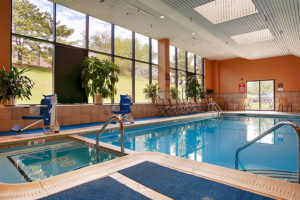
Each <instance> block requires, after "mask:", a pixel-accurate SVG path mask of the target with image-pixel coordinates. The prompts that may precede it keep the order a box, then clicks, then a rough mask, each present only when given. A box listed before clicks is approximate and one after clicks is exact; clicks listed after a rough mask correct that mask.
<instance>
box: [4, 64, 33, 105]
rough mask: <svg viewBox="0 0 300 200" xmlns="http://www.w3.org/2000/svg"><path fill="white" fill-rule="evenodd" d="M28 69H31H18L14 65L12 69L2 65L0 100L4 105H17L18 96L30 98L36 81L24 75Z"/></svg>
mask: <svg viewBox="0 0 300 200" xmlns="http://www.w3.org/2000/svg"><path fill="white" fill-rule="evenodd" d="M28 71H30V70H29V69H21V70H18V69H17V68H16V67H14V66H12V68H11V69H10V70H5V68H4V66H2V69H1V70H0V101H1V103H2V104H3V105H15V104H16V100H17V98H20V99H22V100H23V98H25V99H27V100H30V96H31V95H32V94H31V89H32V88H33V86H34V82H33V81H32V80H31V79H30V78H28V77H27V76H25V75H24V73H26V72H28Z"/></svg>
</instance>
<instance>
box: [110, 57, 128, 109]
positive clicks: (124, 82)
mask: <svg viewBox="0 0 300 200" xmlns="http://www.w3.org/2000/svg"><path fill="white" fill-rule="evenodd" d="M115 63H116V65H118V66H119V67H120V75H119V82H118V83H117V84H116V87H117V95H116V96H115V98H114V99H115V103H119V102H120V95H121V94H122V95H125V94H128V95H130V96H131V97H132V77H131V67H132V61H131V60H127V59H121V58H115Z"/></svg>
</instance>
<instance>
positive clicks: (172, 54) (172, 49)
mask: <svg viewBox="0 0 300 200" xmlns="http://www.w3.org/2000/svg"><path fill="white" fill-rule="evenodd" d="M169 52H170V53H169V56H170V68H173V69H175V68H176V66H175V64H176V63H175V60H176V57H175V47H173V46H170V47H169Z"/></svg>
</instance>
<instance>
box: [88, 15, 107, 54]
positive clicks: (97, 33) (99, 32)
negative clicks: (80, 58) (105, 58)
mask: <svg viewBox="0 0 300 200" xmlns="http://www.w3.org/2000/svg"><path fill="white" fill-rule="evenodd" d="M89 22H90V24H89V49H92V50H95V51H100V52H104V53H111V24H109V23H107V22H104V21H101V20H99V19H96V18H93V17H90V18H89Z"/></svg>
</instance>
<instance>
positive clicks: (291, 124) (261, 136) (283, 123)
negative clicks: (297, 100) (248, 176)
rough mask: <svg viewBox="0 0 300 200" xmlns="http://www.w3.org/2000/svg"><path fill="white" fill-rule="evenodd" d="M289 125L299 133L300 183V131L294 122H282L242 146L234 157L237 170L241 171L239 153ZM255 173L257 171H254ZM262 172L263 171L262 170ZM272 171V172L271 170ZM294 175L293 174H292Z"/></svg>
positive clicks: (299, 177) (299, 162) (299, 178)
mask: <svg viewBox="0 0 300 200" xmlns="http://www.w3.org/2000/svg"><path fill="white" fill-rule="evenodd" d="M286 125H289V126H291V127H292V128H293V129H294V130H295V132H296V133H297V137H298V175H297V182H298V183H300V173H299V171H300V129H299V127H298V126H297V125H296V124H295V123H293V122H289V121H282V122H279V123H277V124H276V125H275V126H273V127H272V128H270V129H268V130H266V131H265V132H263V133H262V134H260V135H258V136H257V137H255V138H254V139H252V140H250V141H249V142H247V143H245V144H243V145H242V146H240V147H239V148H238V149H237V150H236V151H235V155H234V165H235V169H236V170H238V169H239V163H238V159H239V153H240V152H241V151H242V150H244V149H246V148H247V147H249V146H250V145H252V144H254V143H255V142H256V141H257V140H260V139H261V138H263V137H265V136H266V135H268V134H270V133H272V132H274V131H275V130H277V129H279V128H280V127H282V126H286ZM244 171H249V170H244ZM254 171H255V170H254ZM260 171H261V170H260ZM269 171H271V170H269ZM290 173H292V172H290Z"/></svg>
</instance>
